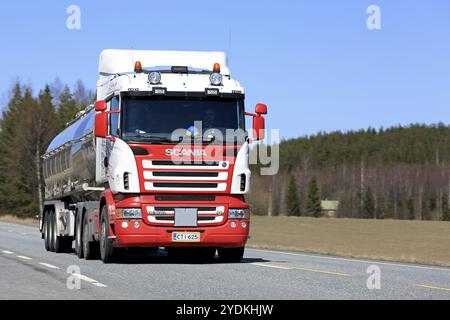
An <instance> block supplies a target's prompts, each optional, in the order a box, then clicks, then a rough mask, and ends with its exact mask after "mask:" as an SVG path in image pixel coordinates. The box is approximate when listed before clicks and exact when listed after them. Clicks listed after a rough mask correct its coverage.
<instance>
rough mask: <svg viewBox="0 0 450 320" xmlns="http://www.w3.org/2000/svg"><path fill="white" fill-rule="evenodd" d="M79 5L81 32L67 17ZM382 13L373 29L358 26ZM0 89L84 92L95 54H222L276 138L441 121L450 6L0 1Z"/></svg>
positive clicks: (359, 1)
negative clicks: (373, 12) (374, 11)
mask: <svg viewBox="0 0 450 320" xmlns="http://www.w3.org/2000/svg"><path fill="white" fill-rule="evenodd" d="M71 4H76V5H78V6H80V8H81V30H68V29H67V28H66V19H67V17H68V14H67V13H66V9H67V7H68V6H69V5H71ZM371 4H375V5H378V6H379V7H380V8H381V23H382V29H381V30H376V31H370V30H368V29H367V27H366V19H367V14H366V9H367V7H368V6H369V5H371ZM0 39H1V51H0V57H1V60H0V61H1V69H0V70H1V72H0V91H1V92H3V93H4V92H6V91H7V90H8V89H9V88H10V86H11V83H12V82H13V81H14V79H16V78H19V79H21V80H22V81H23V82H25V83H29V84H31V85H33V87H34V88H36V89H38V88H42V87H43V86H44V85H45V83H48V82H52V81H53V80H54V79H55V78H56V77H60V78H61V80H62V81H63V82H66V83H69V84H70V85H73V84H74V83H75V82H76V80H77V79H81V80H83V82H84V83H85V84H86V85H87V86H89V87H91V88H92V89H94V88H95V82H96V78H97V63H98V55H99V53H100V51H101V50H102V49H105V48H122V49H129V48H134V49H171V50H223V51H227V52H228V53H229V62H230V67H231V71H232V74H233V75H234V76H235V77H237V78H238V79H239V80H240V82H241V83H242V84H243V85H244V86H245V88H246V92H247V109H248V110H249V111H251V110H252V109H253V106H254V104H255V103H257V102H265V103H267V104H268V106H269V115H268V118H267V119H268V120H267V124H268V126H269V127H271V128H280V129H281V135H282V137H284V138H292V137H297V136H300V135H307V134H313V133H317V132H318V131H332V130H344V131H346V130H350V129H359V128H367V127H369V126H371V127H375V128H379V127H381V126H383V127H387V126H391V125H397V124H409V123H417V122H419V123H428V124H429V123H436V122H444V123H447V124H448V123H450V41H449V40H450V1H448V0H442V1H439V0H432V1H430V0H427V1H426V0H414V1H408V0H396V1H392V0H391V1H388V0H386V1H384V0H383V1H382V0H371V1H365V0H341V1H336V0H328V1H325V0H309V1H306V0H304V1H299V0H295V1H294V0H292V1H285V0H278V1H261V0H259V1H236V0H234V1H230V0H229V1H181V0H180V1H174V0H172V1H148V0H147V1H132V0H129V1H111V0H110V1H78V0H72V1H62V0H59V1H50V0H41V1H33V2H32V1H23V0H15V1H1V4H0Z"/></svg>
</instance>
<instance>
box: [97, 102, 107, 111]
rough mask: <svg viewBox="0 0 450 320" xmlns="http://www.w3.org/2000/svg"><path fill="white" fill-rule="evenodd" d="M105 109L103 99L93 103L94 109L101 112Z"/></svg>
mask: <svg viewBox="0 0 450 320" xmlns="http://www.w3.org/2000/svg"><path fill="white" fill-rule="evenodd" d="M105 110H106V101H105V100H101V101H97V102H96V103H95V111H97V112H98V111H99V112H103V111H105Z"/></svg>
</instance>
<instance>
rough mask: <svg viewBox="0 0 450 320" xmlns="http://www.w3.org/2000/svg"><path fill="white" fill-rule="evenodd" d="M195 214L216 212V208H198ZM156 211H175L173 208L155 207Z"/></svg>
mask: <svg viewBox="0 0 450 320" xmlns="http://www.w3.org/2000/svg"><path fill="white" fill-rule="evenodd" d="M196 209H197V212H199V213H201V212H205V211H216V207H199V208H196ZM155 210H156V211H175V207H155Z"/></svg>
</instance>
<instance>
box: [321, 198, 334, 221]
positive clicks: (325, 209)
mask: <svg viewBox="0 0 450 320" xmlns="http://www.w3.org/2000/svg"><path fill="white" fill-rule="evenodd" d="M320 205H321V206H322V216H323V217H325V218H336V217H337V211H338V208H339V201H334V200H322V201H321V202H320Z"/></svg>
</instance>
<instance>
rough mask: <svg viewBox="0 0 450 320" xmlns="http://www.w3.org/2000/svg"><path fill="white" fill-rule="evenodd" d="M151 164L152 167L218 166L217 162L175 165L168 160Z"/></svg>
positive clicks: (154, 161)
mask: <svg viewBox="0 0 450 320" xmlns="http://www.w3.org/2000/svg"><path fill="white" fill-rule="evenodd" d="M152 164H153V165H154V166H215V167H217V166H218V165H219V162H211V161H191V162H182V163H175V162H173V161H170V160H153V161H152Z"/></svg>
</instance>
